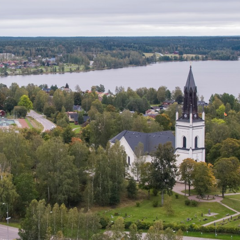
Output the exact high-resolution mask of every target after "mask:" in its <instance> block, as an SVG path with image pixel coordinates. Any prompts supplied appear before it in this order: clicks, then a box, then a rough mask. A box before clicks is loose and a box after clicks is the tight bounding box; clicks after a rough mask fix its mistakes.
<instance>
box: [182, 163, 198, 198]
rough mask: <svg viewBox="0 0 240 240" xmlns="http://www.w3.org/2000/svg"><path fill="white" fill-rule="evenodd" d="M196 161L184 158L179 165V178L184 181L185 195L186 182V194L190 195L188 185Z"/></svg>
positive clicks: (191, 180) (190, 181) (189, 184)
mask: <svg viewBox="0 0 240 240" xmlns="http://www.w3.org/2000/svg"><path fill="white" fill-rule="evenodd" d="M195 166H196V162H195V161H194V160H193V159H192V158H186V159H184V160H183V161H182V163H181V165H180V169H179V170H180V175H181V180H183V181H184V183H185V195H186V184H188V195H189V196H190V187H191V185H192V182H193V179H194V169H195Z"/></svg>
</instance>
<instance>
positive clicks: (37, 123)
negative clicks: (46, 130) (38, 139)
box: [27, 117, 43, 131]
mask: <svg viewBox="0 0 240 240" xmlns="http://www.w3.org/2000/svg"><path fill="white" fill-rule="evenodd" d="M27 119H28V121H29V122H30V124H31V125H32V127H34V128H37V129H38V130H40V131H42V130H43V125H42V124H41V123H39V122H38V121H36V120H35V119H34V118H32V117H27Z"/></svg>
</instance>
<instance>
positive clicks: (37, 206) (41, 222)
mask: <svg viewBox="0 0 240 240" xmlns="http://www.w3.org/2000/svg"><path fill="white" fill-rule="evenodd" d="M45 205H46V203H45V200H40V201H39V202H38V201H37V200H33V201H32V202H31V203H30V205H29V207H28V208H27V213H26V216H25V218H24V220H23V221H22V222H21V227H20V230H19V236H20V237H21V238H22V239H23V240H29V239H36V240H42V239H45V236H46V232H47V224H46V223H47V221H46V218H45V208H46V207H45Z"/></svg>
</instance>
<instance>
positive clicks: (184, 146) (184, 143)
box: [183, 137, 187, 148]
mask: <svg viewBox="0 0 240 240" xmlns="http://www.w3.org/2000/svg"><path fill="white" fill-rule="evenodd" d="M186 147H187V139H186V137H183V148H186Z"/></svg>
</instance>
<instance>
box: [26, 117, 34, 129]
mask: <svg viewBox="0 0 240 240" xmlns="http://www.w3.org/2000/svg"><path fill="white" fill-rule="evenodd" d="M25 121H26V123H27V125H28V126H29V128H33V126H32V124H31V123H30V122H29V120H28V119H27V118H25Z"/></svg>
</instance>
